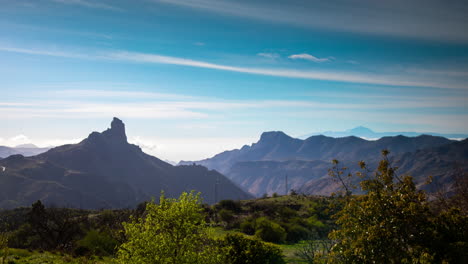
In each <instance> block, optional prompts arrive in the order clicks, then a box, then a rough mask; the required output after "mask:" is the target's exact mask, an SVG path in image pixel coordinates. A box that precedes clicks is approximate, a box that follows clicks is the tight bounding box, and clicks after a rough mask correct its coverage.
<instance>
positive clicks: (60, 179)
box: [0, 118, 251, 208]
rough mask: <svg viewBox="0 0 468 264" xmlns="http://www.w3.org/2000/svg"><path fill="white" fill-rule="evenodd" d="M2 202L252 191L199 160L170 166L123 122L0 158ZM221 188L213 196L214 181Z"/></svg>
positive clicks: (105, 203)
mask: <svg viewBox="0 0 468 264" xmlns="http://www.w3.org/2000/svg"><path fill="white" fill-rule="evenodd" d="M0 166H2V167H5V171H2V170H0V208H11V207H17V206H26V205H30V204H31V203H32V202H34V201H35V200H38V199H41V200H43V201H44V202H46V203H49V204H55V205H61V206H70V207H81V208H123V207H132V206H135V205H136V204H138V203H140V202H142V201H145V200H148V199H151V197H159V195H160V192H161V191H162V190H164V192H165V194H166V195H167V196H169V197H176V196H179V195H180V193H181V192H183V191H190V190H196V191H200V192H202V196H203V198H204V200H205V202H207V203H213V202H215V201H219V200H221V199H247V198H250V197H251V196H250V195H249V194H247V193H245V192H244V191H243V190H242V189H240V188H239V187H237V186H236V185H235V184H233V183H232V182H231V181H230V180H228V179H227V178H226V177H225V176H223V175H222V174H220V173H218V172H216V171H210V170H208V169H206V168H205V167H202V166H180V167H174V166H172V165H170V164H168V163H166V162H164V161H162V160H160V159H158V158H155V157H153V156H150V155H147V154H145V153H144V152H143V151H142V150H141V149H140V148H139V147H138V146H136V145H133V144H129V143H128V142H127V137H126V135H125V126H124V124H123V123H122V121H121V120H119V119H117V118H114V120H113V121H112V124H111V128H109V129H107V130H106V131H104V132H102V133H98V132H93V133H91V134H90V135H89V136H88V138H86V139H84V140H83V141H81V142H80V143H78V144H71V145H64V146H60V147H56V148H53V149H51V150H49V151H47V152H45V153H42V154H40V155H37V156H33V157H29V158H25V157H23V156H21V155H14V156H10V157H8V158H6V159H3V160H0ZM216 182H218V184H217V186H216V188H218V191H217V193H218V194H219V195H218V196H217V197H215V194H214V190H215V184H216Z"/></svg>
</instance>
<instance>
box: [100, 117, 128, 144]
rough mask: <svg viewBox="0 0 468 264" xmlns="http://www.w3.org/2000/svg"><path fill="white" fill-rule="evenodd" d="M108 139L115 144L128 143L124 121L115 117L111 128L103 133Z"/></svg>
mask: <svg viewBox="0 0 468 264" xmlns="http://www.w3.org/2000/svg"><path fill="white" fill-rule="evenodd" d="M102 134H103V135H104V136H105V137H107V138H108V139H110V140H112V141H114V142H120V143H127V135H126V134H125V124H124V123H123V122H122V120H120V119H118V118H117V117H114V119H112V123H111V127H110V128H109V129H107V130H106V131H104V132H103V133H102Z"/></svg>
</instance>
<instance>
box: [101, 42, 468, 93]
mask: <svg viewBox="0 0 468 264" xmlns="http://www.w3.org/2000/svg"><path fill="white" fill-rule="evenodd" d="M108 58H109V59H114V60H120V61H129V62H139V63H156V64H172V65H180V66H188V67H196V68H206V69H214V70H221V71H231V72H240V73H247V74H256V75H266V76H275V77H286V78H296V79H310V80H322V81H336V82H349V83H365V84H378V85H390V86H410V87H435V88H454V89H465V88H467V86H466V85H454V84H445V83H439V82H426V81H419V80H404V78H403V77H402V76H387V75H377V74H373V75H371V74H360V73H349V72H329V71H312V70H304V71H303V70H294V69H269V68H250V67H236V66H229V65H222V64H214V63H209V62H204V61H197V60H190V59H184V58H177V57H170V56H163V55H158V54H148V53H138V52H126V51H121V52H115V53H109V54H108Z"/></svg>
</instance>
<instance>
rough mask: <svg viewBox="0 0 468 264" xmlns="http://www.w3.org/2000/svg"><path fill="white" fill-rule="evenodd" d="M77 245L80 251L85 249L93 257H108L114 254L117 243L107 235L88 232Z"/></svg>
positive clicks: (92, 231) (95, 231)
mask: <svg viewBox="0 0 468 264" xmlns="http://www.w3.org/2000/svg"><path fill="white" fill-rule="evenodd" d="M77 244H78V246H79V248H80V250H84V249H87V251H89V252H90V253H92V254H93V255H99V256H110V255H113V254H114V253H115V250H116V248H117V246H118V245H119V242H118V241H117V240H115V239H114V238H113V237H112V236H111V235H110V234H108V233H105V232H99V231H97V230H90V231H88V232H87V233H86V235H85V237H84V238H83V239H81V240H79V241H78V243H77ZM84 251H86V250H84ZM78 255H82V254H78Z"/></svg>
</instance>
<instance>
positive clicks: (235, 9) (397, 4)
mask: <svg viewBox="0 0 468 264" xmlns="http://www.w3.org/2000/svg"><path fill="white" fill-rule="evenodd" d="M153 2H156V3H164V4H170V5H177V6H181V7H186V8H193V9H199V10H205V11H209V12H214V13H219V14H223V15H230V16H239V17H247V18H250V19H257V20H263V21H268V22H275V23H283V24H289V25H295V26H301V27H309V28H325V29H329V30H335V31H345V32H357V33H366V34H375V35H390V36H399V37H409V38H422V39H430V40H436V41H454V42H465V43H466V42H468V33H467V32H466V28H467V26H468V19H467V18H466V12H467V11H468V6H467V5H466V3H464V2H463V1H452V2H451V4H450V5H448V4H447V3H446V2H445V1H438V0H432V1H431V0H415V1H406V0H394V1H372V0H357V1H349V0H334V1H319V0H317V1H313V0H311V1H293V0H291V1H288V3H287V4H282V3H281V2H280V1H226V0H153Z"/></svg>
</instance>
